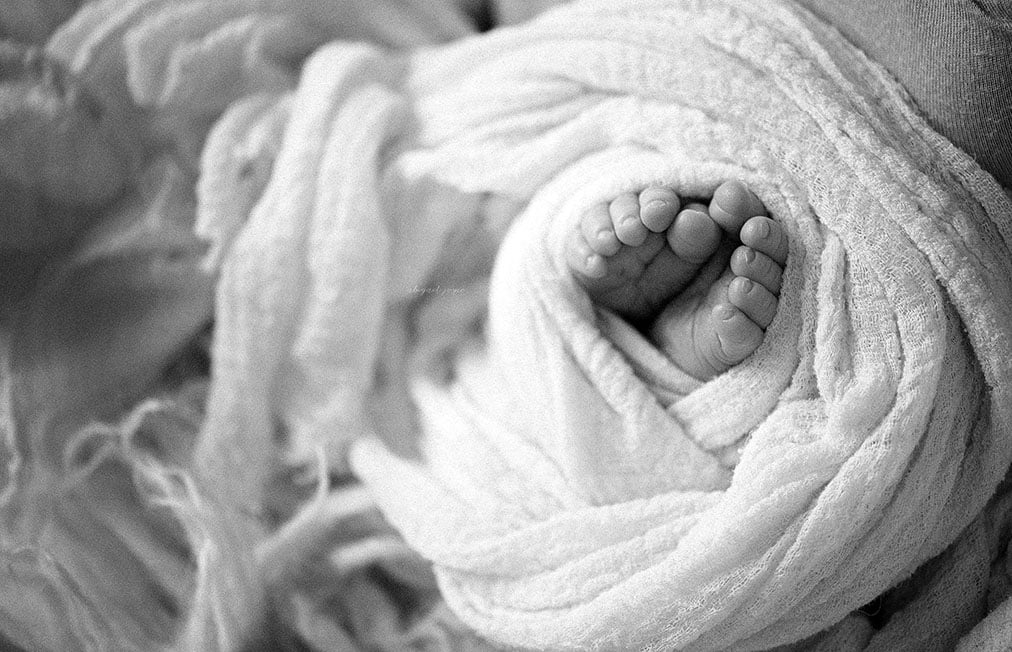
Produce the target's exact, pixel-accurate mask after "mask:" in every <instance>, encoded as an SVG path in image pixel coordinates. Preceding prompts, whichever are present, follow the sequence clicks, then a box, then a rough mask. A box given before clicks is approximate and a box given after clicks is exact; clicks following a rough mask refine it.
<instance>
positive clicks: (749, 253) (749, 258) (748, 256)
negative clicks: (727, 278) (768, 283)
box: [742, 247, 755, 263]
mask: <svg viewBox="0 0 1012 652" xmlns="http://www.w3.org/2000/svg"><path fill="white" fill-rule="evenodd" d="M742 255H743V256H744V257H745V262H746V263H754V262H755V250H754V249H752V248H751V247H749V248H747V249H745V253H744V254H742Z"/></svg>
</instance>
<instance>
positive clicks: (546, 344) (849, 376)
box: [352, 2, 1012, 650]
mask: <svg viewBox="0 0 1012 652" xmlns="http://www.w3.org/2000/svg"><path fill="white" fill-rule="evenodd" d="M415 62H416V65H415V67H414V69H413V71H412V72H415V74H416V77H415V78H414V79H412V80H411V81H412V82H414V83H415V84H417V85H418V86H420V87H422V88H424V87H425V84H428V83H433V84H437V85H438V86H439V89H438V92H432V93H431V94H426V95H423V96H422V97H421V99H420V101H419V108H418V121H419V123H420V125H422V129H423V130H424V133H423V138H424V139H426V142H425V145H426V147H425V148H424V149H420V150H419V151H417V152H414V153H412V154H409V155H406V156H405V159H406V163H405V165H406V167H407V168H409V169H414V170H424V171H425V172H427V173H429V174H434V175H435V176H436V177H437V178H439V179H441V180H442V181H444V182H445V183H448V184H451V185H455V186H457V187H460V188H463V189H466V190H470V191H492V192H498V193H507V194H508V193H514V194H519V195H520V196H522V197H527V196H530V197H531V201H530V205H529V208H528V209H527V210H526V212H525V213H524V214H523V215H522V216H521V217H520V218H519V219H518V220H517V222H516V223H515V224H514V226H513V227H512V230H511V232H510V234H509V235H508V236H507V239H506V241H505V242H504V244H503V246H502V249H501V251H500V253H499V257H498V259H497V262H496V268H495V271H494V273H493V277H492V283H491V289H490V294H489V302H490V304H489V317H488V329H487V341H486V343H485V346H484V347H482V348H479V349H478V350H475V351H466V352H464V353H462V354H461V357H460V358H459V360H458V365H457V376H456V379H455V380H454V381H453V382H451V383H449V384H447V385H442V384H439V383H435V382H429V381H428V380H426V379H425V378H419V379H417V380H416V382H415V384H414V387H413V389H414V397H415V399H416V400H417V403H418V408H419V413H420V423H421V443H420V446H419V447H420V449H421V455H420V460H418V461H414V460H412V461H403V460H402V459H401V458H399V457H397V456H394V455H391V454H388V453H387V452H386V451H385V450H384V448H383V447H382V446H381V445H379V444H377V443H375V442H371V441H363V442H361V443H359V444H358V445H357V446H356V447H355V448H353V451H352V462H353V466H354V468H355V470H356V471H357V472H358V474H359V475H360V477H362V478H363V479H364V480H365V482H366V484H367V486H368V487H369V488H370V489H371V490H372V491H373V493H374V494H375V496H376V497H377V500H378V502H379V504H380V506H381V508H382V509H383V511H384V513H385V514H386V515H387V517H388V518H389V519H390V520H391V521H392V522H393V524H394V525H395V526H396V527H397V528H398V529H399V530H400V531H401V532H402V533H403V534H404V536H405V537H406V538H407V541H408V542H409V544H410V545H412V546H413V547H414V548H415V549H417V550H418V551H419V552H420V553H421V554H422V555H423V556H425V557H426V558H428V559H431V560H432V561H433V563H434V565H435V569H436V573H437V577H438V579H439V584H440V587H441V590H442V593H443V596H444V597H445V599H446V601H447V602H448V604H449V605H450V607H451V608H452V609H453V610H454V611H455V612H456V613H457V614H458V615H459V616H460V617H461V618H462V619H463V620H464V622H465V623H467V624H468V625H470V626H471V627H473V628H475V629H476V630H477V631H479V632H480V633H482V634H483V635H485V636H487V637H489V638H490V639H491V640H493V641H496V642H500V643H505V644H509V645H515V646H523V647H530V648H536V649H552V650H557V649H582V648H595V649H615V650H631V649H640V648H645V649H657V650H669V649H693V650H717V649H725V648H733V649H765V648H769V647H773V646H775V645H778V644H786V643H790V642H793V641H798V640H800V639H803V638H805V637H808V636H811V635H813V634H815V633H817V632H819V631H820V630H824V629H826V628H829V627H830V626H832V625H833V624H834V623H838V622H840V621H841V620H843V619H844V618H845V617H846V616H847V614H848V613H849V612H851V611H853V610H856V609H858V608H860V607H861V606H862V605H864V604H865V603H867V602H869V601H871V600H872V599H873V598H874V597H875V596H877V595H878V594H880V593H882V592H883V591H884V590H885V589H887V588H888V587H890V586H892V585H895V584H897V583H898V582H899V581H901V580H903V579H905V578H907V577H908V576H910V574H911V573H912V572H913V571H914V569H916V568H917V567H918V566H919V565H921V564H922V563H924V562H925V561H926V560H928V559H930V558H932V557H934V556H936V555H938V554H939V553H941V552H942V551H943V550H944V549H945V548H946V547H948V546H949V545H950V544H952V543H953V541H954V540H955V539H956V538H957V536H959V535H960V533H961V532H962V531H964V529H965V528H966V527H967V526H968V524H970V522H971V521H972V520H973V519H974V517H975V516H976V515H977V514H979V513H980V512H981V510H982V508H983V507H984V505H985V502H986V501H987V500H988V498H989V497H990V496H991V495H992V493H993V492H994V490H995V487H996V485H997V484H998V482H999V481H1000V480H1001V479H1002V477H1003V476H1004V473H1005V470H1006V469H1007V467H1008V463H1009V459H1010V455H1012V446H1010V444H1012V441H1010V436H1012V430H1010V428H1012V422H1010V418H1012V403H1010V400H1009V399H1010V396H1009V392H1010V380H1012V375H1010V372H1012V367H1010V364H1012V356H1010V353H1012V351H1010V346H1012V339H1010V338H1012V301H1010V300H1012V284H1010V283H1009V279H1010V278H1012V275H1010V274H1012V256H1010V251H1009V242H1010V240H1009V238H1010V236H1012V222H1010V217H1012V213H1010V204H1009V201H1008V197H1007V196H1006V195H1005V194H1004V193H1003V192H1002V190H1001V189H1000V187H999V186H998V185H997V184H996V183H995V182H994V180H993V179H991V178H990V177H989V175H987V174H986V173H984V172H982V171H981V170H980V169H979V168H978V167H977V166H976V165H975V164H974V163H973V161H972V160H970V159H969V158H968V157H966V156H965V155H963V154H962V153H960V152H959V151H957V150H956V149H954V148H953V147H952V146H951V145H949V144H948V143H947V142H946V141H945V140H944V139H942V138H941V137H939V136H938V135H937V134H935V133H934V132H932V130H930V129H929V128H928V127H927V126H926V125H925V124H924V123H923V122H922V121H921V120H920V119H919V118H918V117H917V116H916V115H915V113H914V111H913V110H912V109H911V107H910V104H909V101H908V100H907V98H906V97H905V96H904V94H903V93H902V91H901V90H900V89H899V88H898V87H897V86H896V84H895V83H894V82H892V81H891V80H890V79H889V77H888V76H887V75H886V74H885V73H884V72H883V70H882V69H881V68H879V67H877V66H876V65H875V64H873V63H871V62H869V61H867V60H866V59H864V58H863V57H862V56H861V55H860V54H859V53H858V52H856V51H855V50H854V49H853V48H851V47H849V46H848V45H847V44H846V43H845V42H844V41H843V40H842V39H841V38H840V36H839V35H838V34H836V33H835V32H832V31H830V30H828V29H825V28H823V27H821V26H820V25H818V24H817V23H815V22H813V21H812V20H811V19H810V18H808V17H806V16H804V15H802V14H800V13H798V12H796V11H793V10H791V9H789V8H788V7H785V6H783V5H781V4H778V3H724V2H705V3H704V2H663V3H662V2H620V3H614V2H598V3H584V4H580V5H577V6H572V7H569V8H566V9H564V10H560V11H558V12H555V13H552V14H550V15H548V16H546V17H544V18H543V19H541V20H538V21H536V22H535V23H534V24H532V25H530V26H527V27H524V28H522V29H518V30H512V31H503V32H501V33H499V34H498V35H494V36H488V37H487V38H485V39H483V40H480V41H477V40H476V41H471V42H467V43H464V44H461V45H460V46H458V47H453V48H449V49H447V50H442V51H440V52H438V53H433V54H431V55H421V56H419V57H418V58H417V59H416V60H415ZM436 80H438V82H437V81H436ZM726 178H740V179H743V180H744V181H745V182H747V183H748V184H749V185H750V187H752V188H754V189H755V191H756V192H757V193H758V194H759V196H760V197H761V198H762V199H763V201H764V202H765V204H766V206H768V207H769V209H770V211H771V213H772V214H773V215H774V216H776V218H777V219H778V220H779V221H780V222H781V223H782V224H783V225H784V228H785V229H786V230H787V233H788V234H789V237H790V240H791V255H790V259H789V261H788V263H787V268H786V272H785V275H784V285H783V292H782V295H781V303H780V309H779V313H778V315H777V318H776V320H775V321H774V323H773V324H772V325H771V327H770V328H769V330H768V332H767V336H766V340H765V342H764V343H763V345H762V346H761V347H760V349H759V350H758V351H757V352H756V353H755V355H754V356H752V357H751V358H750V359H748V360H747V361H746V362H745V363H743V364H741V365H739V366H738V367H736V368H734V369H733V370H731V371H730V372H728V373H726V374H724V375H722V376H720V377H718V378H716V379H714V380H712V381H710V382H708V383H706V384H698V383H695V382H692V381H691V380H690V379H688V378H686V377H685V376H684V374H682V373H681V372H680V371H679V370H678V369H676V368H673V367H672V365H671V364H670V363H669V362H668V361H667V360H666V359H665V358H664V356H663V355H661V354H659V353H658V352H657V351H656V350H655V349H653V348H652V347H651V346H650V345H649V343H647V342H645V341H644V340H643V339H642V337H641V336H640V335H639V334H638V333H637V332H635V331H633V330H632V329H630V328H629V327H628V326H626V325H624V324H623V323H622V322H620V321H618V320H616V319H615V318H614V317H611V316H607V315H598V314H596V313H595V310H594V309H593V306H592V305H591V304H590V303H589V301H588V299H587V297H586V296H585V294H584V293H583V292H581V291H580V289H579V288H578V286H576V285H575V284H574V282H573V281H572V279H571V278H570V276H569V275H568V274H567V272H566V268H565V263H564V258H563V255H562V253H561V252H562V246H561V241H562V238H563V234H564V233H565V232H566V230H567V229H572V228H574V223H575V219H576V218H577V216H578V215H579V214H580V212H581V210H584V209H586V208H587V207H588V206H589V205H591V203H592V202H595V201H602V200H603V199H606V198H608V197H611V196H614V195H615V194H616V193H618V192H619V191H625V190H637V189H640V188H642V187H644V186H645V185H646V184H648V183H657V182H665V183H668V184H670V185H671V186H673V187H674V188H676V189H677V190H678V191H680V192H681V193H682V194H683V195H689V196H706V195H707V193H709V192H711V191H712V190H713V188H714V187H715V186H716V185H717V184H718V183H719V182H720V181H721V180H723V179H726ZM946 617H947V618H951V616H946ZM922 624H923V623H922ZM845 629H846V627H843V626H841V629H839V630H837V633H838V635H839V637H840V638H839V640H836V641H835V642H833V643H832V644H830V643H826V644H827V645H831V647H830V648H829V649H839V647H842V646H843V645H844V641H846V643H847V644H848V645H850V646H852V647H860V646H862V645H863V643H864V642H865V640H866V638H867V636H868V632H863V633H855V632H853V631H849V630H848V631H842V630H845ZM915 631H916V628H915ZM862 637H865V639H862ZM883 644H884V643H880V645H883ZM946 644H951V643H946ZM832 645H836V646H838V647H832Z"/></svg>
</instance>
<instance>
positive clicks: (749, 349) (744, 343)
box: [712, 303, 764, 369]
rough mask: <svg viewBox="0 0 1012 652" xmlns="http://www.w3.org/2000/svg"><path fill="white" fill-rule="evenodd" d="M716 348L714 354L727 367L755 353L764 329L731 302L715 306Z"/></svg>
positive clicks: (760, 342) (761, 339)
mask: <svg viewBox="0 0 1012 652" xmlns="http://www.w3.org/2000/svg"><path fill="white" fill-rule="evenodd" d="M713 323H714V333H715V335H716V337H715V338H714V349H713V351H712V355H713V356H714V357H715V358H716V359H717V362H719V363H721V366H723V367H724V368H725V369H726V368H727V367H731V366H733V365H736V364H738V363H739V362H741V361H742V360H744V359H745V358H747V357H748V356H750V355H752V354H753V353H755V350H756V349H757V348H759V345H760V344H762V341H763V336H764V333H763V329H762V328H760V327H759V325H758V324H756V323H755V322H753V321H752V320H751V319H749V318H748V316H747V315H745V313H743V312H742V311H741V310H739V309H738V308H736V307H735V306H732V305H731V304H727V303H721V304H718V305H717V306H714V308H713Z"/></svg>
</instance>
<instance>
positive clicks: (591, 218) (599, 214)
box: [580, 203, 622, 256]
mask: <svg viewBox="0 0 1012 652" xmlns="http://www.w3.org/2000/svg"><path fill="white" fill-rule="evenodd" d="M580 231H581V232H582V233H583V237H584V239H585V240H586V241H587V244H588V245H590V248H591V249H593V250H594V252H595V253H598V254H601V255H602V256H614V255H615V254H617V253H618V250H619V249H621V248H622V243H621V242H619V240H618V236H617V235H615V229H614V228H613V227H612V223H611V214H610V213H609V212H608V204H604V203H601V204H595V205H594V206H593V207H592V208H590V209H589V210H588V211H587V212H586V213H584V214H583V217H582V218H581V219H580Z"/></svg>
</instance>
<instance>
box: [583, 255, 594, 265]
mask: <svg viewBox="0 0 1012 652" xmlns="http://www.w3.org/2000/svg"><path fill="white" fill-rule="evenodd" d="M595 258H596V256H595V255H594V254H591V255H589V256H587V260H585V261H583V264H584V265H585V266H586V268H587V269H590V268H591V266H592V265H593V264H594V259H595Z"/></svg>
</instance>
